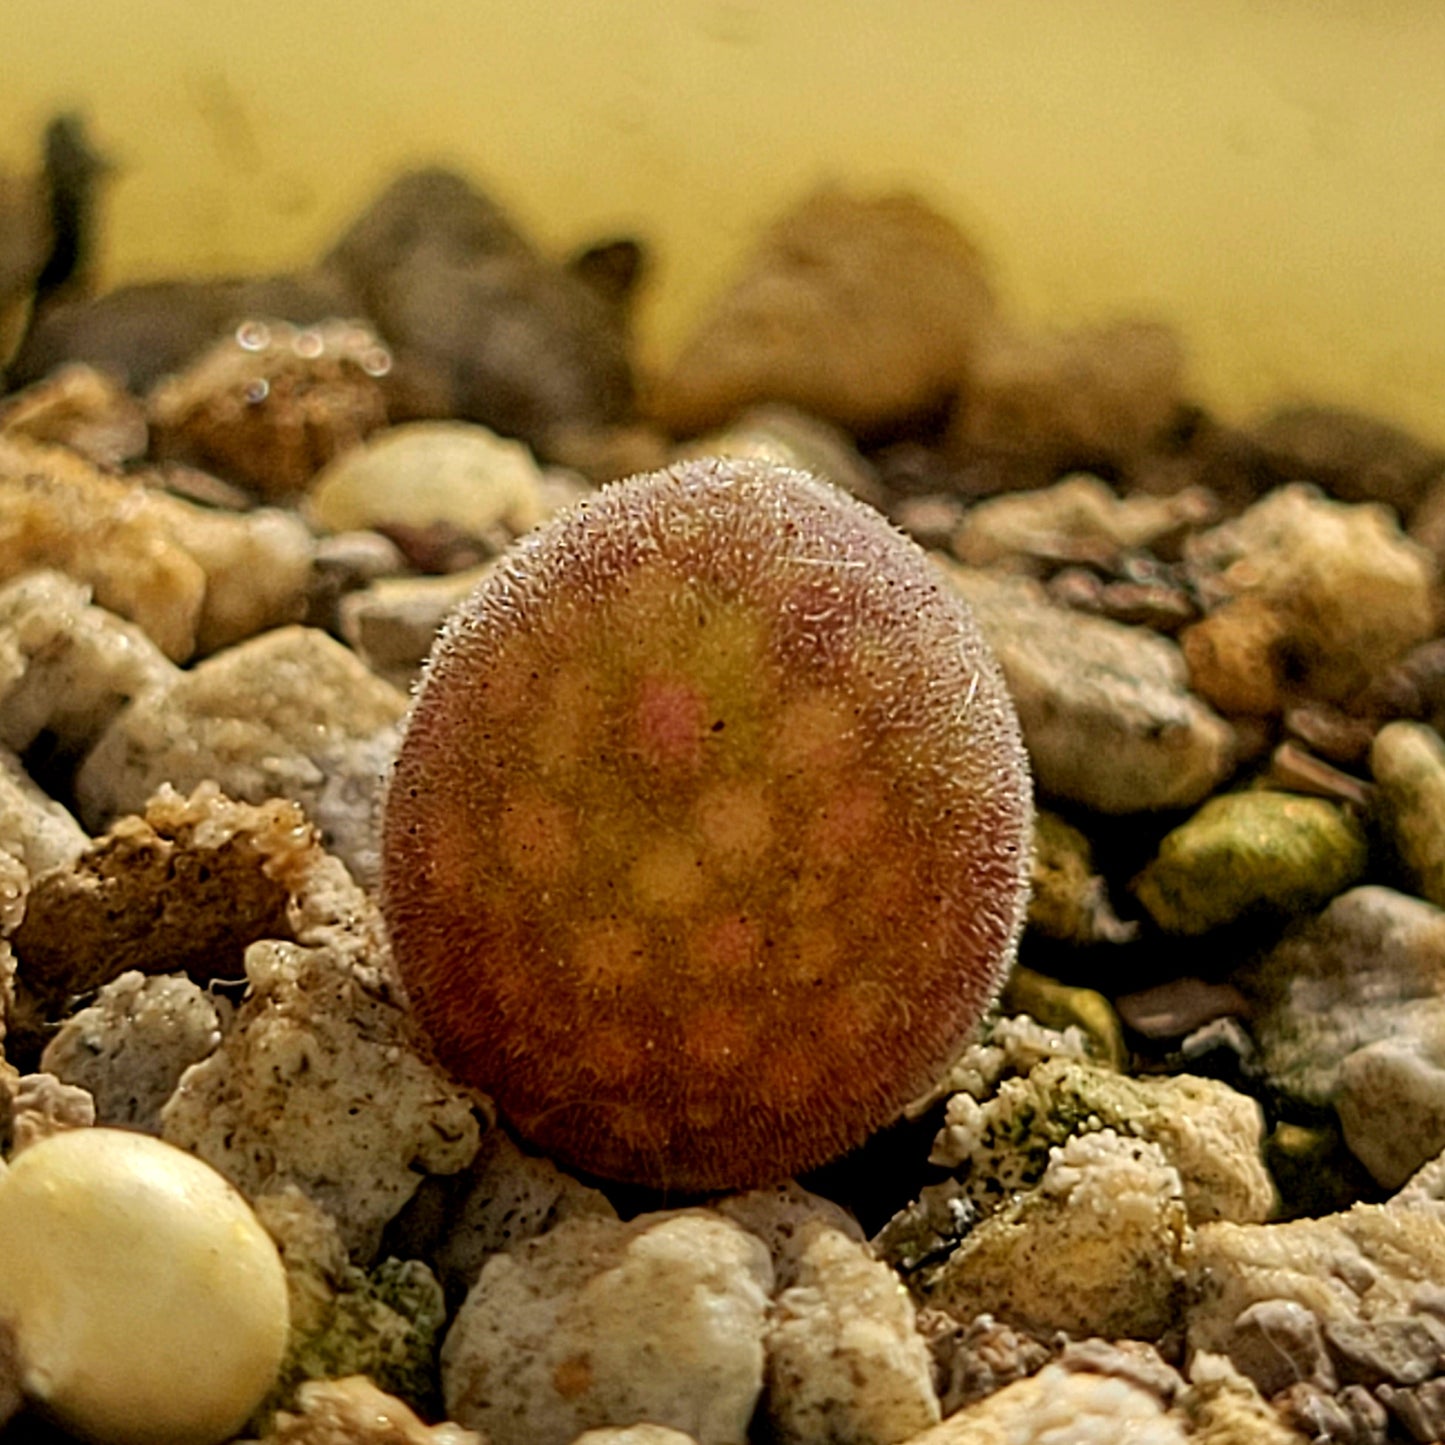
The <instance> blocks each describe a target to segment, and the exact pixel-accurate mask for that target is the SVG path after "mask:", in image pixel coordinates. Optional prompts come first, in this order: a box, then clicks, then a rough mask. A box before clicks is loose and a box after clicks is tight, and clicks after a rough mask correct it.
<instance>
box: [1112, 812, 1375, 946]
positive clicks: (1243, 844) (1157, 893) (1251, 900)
mask: <svg viewBox="0 0 1445 1445" xmlns="http://www.w3.org/2000/svg"><path fill="white" fill-rule="evenodd" d="M1366 857H1367V846H1366V842H1365V833H1364V829H1363V828H1362V827H1361V826H1360V825H1359V823H1358V822H1356V821H1355V819H1354V818H1353V817H1352V816H1351V815H1350V814H1348V813H1346V812H1345V811H1344V810H1343V809H1341V808H1339V807H1337V806H1336V805H1335V804H1334V803H1330V802H1327V801H1326V800H1325V799H1323V798H1307V797H1301V796H1298V795H1296V794H1293V793H1279V792H1270V791H1266V790H1259V791H1256V792H1248V793H1226V794H1224V795H1223V796H1221V797H1218V798H1211V799H1210V800H1209V802H1207V803H1206V804H1205V805H1204V806H1203V807H1202V808H1200V809H1199V811H1198V812H1197V813H1195V814H1194V816H1193V817H1192V818H1190V819H1189V820H1188V822H1186V823H1183V824H1181V825H1180V826H1179V827H1178V828H1176V829H1175V830H1174V831H1173V832H1172V833H1170V834H1169V835H1168V836H1167V837H1166V838H1165V839H1164V841H1163V842H1162V843H1161V844H1160V845H1159V852H1158V854H1157V856H1156V857H1155V858H1154V860H1153V862H1151V863H1150V864H1149V866H1148V867H1147V868H1145V869H1144V871H1143V872H1142V873H1141V874H1140V875H1139V876H1138V878H1136V879H1135V880H1134V885H1133V887H1134V893H1135V895H1136V896H1137V897H1138V899H1139V901H1140V902H1141V903H1142V904H1143V905H1144V907H1145V908H1147V909H1148V910H1149V913H1150V915H1151V917H1152V918H1153V919H1154V921H1155V922H1156V923H1157V924H1158V925H1159V927H1160V928H1162V929H1164V930H1165V931H1166V932H1168V933H1187V934H1198V933H1207V932H1208V931H1209V930H1210V929H1211V928H1218V927H1220V926H1222V925H1224V924H1227V923H1235V922H1237V921H1238V920H1240V919H1242V918H1246V917H1248V916H1250V915H1251V914H1255V913H1259V912H1275V913H1288V912H1299V913H1310V912H1313V911H1314V910H1315V909H1317V908H1321V907H1323V906H1324V905H1325V904H1326V903H1328V902H1329V900H1330V899H1331V898H1333V897H1334V896H1335V895H1336V894H1337V893H1341V892H1343V891H1344V890H1345V889H1346V888H1348V887H1349V886H1350V885H1351V884H1352V883H1354V882H1356V881H1357V880H1358V879H1359V877H1360V875H1361V874H1362V873H1363V872H1364V871H1365V863H1366Z"/></svg>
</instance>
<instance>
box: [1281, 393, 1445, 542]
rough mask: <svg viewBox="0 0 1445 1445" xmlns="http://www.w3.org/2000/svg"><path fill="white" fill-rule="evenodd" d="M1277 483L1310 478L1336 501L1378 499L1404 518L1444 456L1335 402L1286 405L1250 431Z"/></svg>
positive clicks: (1437, 472) (1440, 468)
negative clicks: (1327, 404)
mask: <svg viewBox="0 0 1445 1445" xmlns="http://www.w3.org/2000/svg"><path fill="white" fill-rule="evenodd" d="M1254 437H1255V440H1256V441H1257V442H1258V443H1259V445H1260V447H1261V448H1262V450H1263V452H1264V460H1265V462H1266V464H1267V465H1268V466H1269V468H1270V470H1271V471H1272V472H1273V473H1274V474H1275V476H1276V477H1278V478H1279V480H1280V481H1282V482H1314V483H1315V485H1316V486H1319V487H1322V488H1323V489H1324V490H1325V491H1326V492H1328V493H1329V494H1330V495H1331V496H1333V497H1338V498H1339V499H1340V500H1341V501H1342V502H1384V503H1386V504H1387V505H1389V506H1392V507H1394V508H1395V509H1396V510H1397V511H1399V512H1400V513H1401V514H1402V515H1405V516H1408V515H1409V513H1410V511H1411V509H1412V508H1413V507H1414V506H1415V504H1416V503H1417V502H1418V501H1419V500H1420V498H1421V496H1422V494H1423V493H1424V491H1425V489H1426V487H1428V486H1429V484H1430V482H1431V481H1432V480H1433V479H1434V478H1436V477H1438V476H1440V474H1441V473H1442V471H1445V456H1442V455H1441V454H1440V453H1439V452H1438V451H1436V450H1435V449H1434V448H1433V447H1429V446H1427V445H1425V444H1424V443H1423V442H1421V441H1419V440H1418V439H1417V438H1415V437H1413V436H1411V435H1410V434H1409V433H1408V432H1405V431H1402V430H1401V429H1400V428H1399V427H1396V426H1392V425H1391V424H1390V423H1389V422H1386V421H1382V420H1380V418H1378V417H1374V416H1369V415H1367V414H1366V413H1364V412H1358V411H1350V410H1349V409H1347V408H1345V407H1339V406H1309V405H1306V406H1287V407H1281V408H1280V409H1279V410H1278V411H1275V412H1272V413H1271V414H1270V415H1269V416H1268V417H1266V418H1265V419H1264V420H1263V421H1262V422H1261V423H1260V424H1259V425H1258V426H1257V427H1255V429H1254Z"/></svg>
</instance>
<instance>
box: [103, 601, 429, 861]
mask: <svg viewBox="0 0 1445 1445" xmlns="http://www.w3.org/2000/svg"><path fill="white" fill-rule="evenodd" d="M405 710H406V697H405V695H404V694H403V693H401V692H399V691H398V690H397V689H396V688H394V687H392V686H390V684H388V683H385V682H383V681H382V680H381V679H380V678H378V677H376V676H374V675H373V674H372V673H371V672H369V671H368V670H367V668H366V667H365V665H364V664H363V663H362V662H360V661H359V660H358V659H357V658H356V657H355V656H354V655H353V654H352V653H350V652H349V651H348V650H347V649H346V648H344V647H343V646H342V645H341V644H340V643H339V642H336V641H334V640H333V639H332V638H330V637H327V636H326V634H325V633H322V632H317V631H315V630H314V629H311V628H304V627H283V628H279V629H277V630H275V631H273V632H268V633H265V634H263V635H262V636H260V637H257V638H253V639H252V640H251V641H249V642H246V643H243V644H241V645H240V646H238V647H233V648H229V649H227V650H226V651H225V652H222V653H218V654H217V655H216V656H215V657H212V658H208V659H207V660H206V661H205V662H203V663H201V664H199V665H198V666H196V667H195V668H193V669H191V670H190V671H189V672H186V673H183V674H181V675H179V676H177V677H176V678H175V679H174V681H173V682H172V683H171V685H170V686H169V687H165V688H160V689H156V690H154V691H151V692H149V693H146V694H145V695H143V696H142V697H140V698H138V699H137V700H136V701H135V702H134V703H132V704H131V705H130V707H128V708H127V709H126V710H125V711H124V712H123V713H121V715H120V716H119V717H117V718H116V720H115V721H114V722H113V723H112V724H111V726H110V727H109V728H108V729H107V731H106V733H105V735H104V736H103V737H102V738H101V740H100V741H99V742H98V743H97V744H96V746H95V748H94V749H93V750H92V752H91V754H90V756H89V757H88V758H87V759H86V761H85V764H84V766H83V767H82V768H81V770H80V773H79V775H78V776H77V778H76V797H77V799H78V801H79V803H80V810H81V816H82V818H84V819H85V820H86V821H87V822H88V823H89V824H90V825H91V826H92V827H96V828H98V827H100V826H103V824H104V823H105V822H106V821H108V820H109V819H110V818H113V817H115V816H116V815H117V814H120V813H128V812H137V811H139V810H140V809H141V808H143V807H144V806H145V802H146V799H147V798H149V797H150V796H151V795H152V794H153V793H154V792H155V791H156V790H157V789H158V788H159V787H160V785H161V784H162V783H163V782H168V783H171V784H172V785H173V786H174V787H176V788H178V789H180V790H182V791H188V790H189V789H191V788H194V787H195V786H196V785H197V784H199V783H201V782H204V781H206V780H208V779H210V780H214V781H215V782H217V783H218V784H219V785H220V787H221V788H222V789H223V790H224V791H225V792H226V793H228V794H229V795H230V796H232V797H234V798H240V799H244V800H245V801H247V802H253V803H259V802H261V801H262V800H264V799H266V798H274V797H283V798H289V799H291V800H292V801H293V802H296V803H299V804H300V805H301V806H302V807H303V808H305V810H306V812H307V815H308V816H309V817H310V818H311V820H312V821H313V822H314V823H316V824H317V826H318V827H319V828H320V829H321V830H322V834H323V836H324V837H325V838H326V840H327V843H328V846H330V847H331V848H333V849H334V850H335V852H336V853H337V855H338V856H339V857H341V858H342V859H343V861H345V862H346V863H347V865H348V866H349V867H351V868H352V869H353V870H354V871H355V872H357V873H358V875H360V876H362V877H370V876H372V875H373V873H374V872H375V869H376V853H375V846H376V845H375V839H374V826H375V825H374V818H373V810H374V807H375V795H376V791H377V788H378V786H379V784H380V781H381V777H382V774H383V772H384V771H385V768H386V766H387V764H388V763H389V761H390V759H391V756H392V753H393V752H394V750H395V745H396V735H395V725H396V724H397V723H398V721H399V720H400V718H401V716H402V714H403V713H404V712H405Z"/></svg>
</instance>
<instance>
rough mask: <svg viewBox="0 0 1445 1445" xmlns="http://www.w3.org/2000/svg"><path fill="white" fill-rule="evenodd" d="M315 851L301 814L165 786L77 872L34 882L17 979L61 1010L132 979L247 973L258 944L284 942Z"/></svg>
mask: <svg viewBox="0 0 1445 1445" xmlns="http://www.w3.org/2000/svg"><path fill="white" fill-rule="evenodd" d="M308 846H309V847H312V848H314V847H315V840H314V835H313V834H312V832H311V830H310V829H309V828H308V827H307V825H306V822H305V819H304V818H303V817H302V816H301V813H300V810H299V809H297V808H296V807H295V806H294V805H292V804H287V803H284V802H281V801H279V800H278V801H274V802H272V803H270V804H268V805H263V806H261V807H257V808H252V807H249V806H248V805H245V804H240V805H237V804H234V803H232V801H231V800H230V799H228V798H224V797H222V796H221V794H220V793H219V792H218V790H217V789H216V787H215V785H214V784H207V785H203V786H202V787H200V788H198V789H197V790H196V792H195V793H194V794H193V795H192V796H191V797H190V798H182V797H181V796H180V795H179V794H177V793H176V792H174V791H173V790H172V789H170V788H168V787H164V786H163V787H162V789H161V791H160V792H159V793H158V794H157V795H156V797H155V798H153V799H152V800H151V803H150V805H149V806H148V808H147V810H146V813H145V815H144V816H142V817H127V818H122V819H121V820H120V821H119V822H118V823H117V824H116V825H115V827H114V828H113V829H112V830H111V831H110V832H109V833H107V834H106V835H105V836H104V837H102V838H98V839H97V840H96V841H95V842H94V843H93V844H91V845H90V846H89V847H88V848H87V850H86V852H85V853H84V854H82V855H81V857H79V858H78V859H77V860H76V861H75V863H74V864H73V865H72V866H71V867H70V868H65V869H57V870H53V871H52V872H50V873H47V874H46V875H45V876H43V877H41V878H39V879H37V880H36V882H35V884H34V885H33V886H32V888H31V891H30V897H29V900H28V901H27V905H26V909H25V917H24V919H23V920H22V922H21V924H20V926H19V928H18V929H17V930H16V931H15V936H14V943H15V949H16V953H17V954H18V956H19V959H20V980H21V982H22V983H23V984H24V986H25V988H26V989H27V990H28V991H29V992H30V993H31V994H33V995H34V996H36V997H37V998H39V999H41V1000H45V1001H51V1002H54V1001H57V1000H59V999H62V998H64V997H66V996H67V995H73V994H83V993H87V992H89V991H90V990H91V989H95V988H99V987H100V986H101V985H102V984H105V983H108V982H110V980H111V979H113V978H115V977H117V976H118V975H119V974H121V973H124V972H125V971H126V970H128V969H136V970H139V971H140V972H142V973H177V972H182V971H184V972H188V973H190V974H191V975H192V976H193V977H195V978H197V979H199V980H201V981H203V982H204V981H207V980H209V979H211V978H213V977H217V976H221V977H225V976H227V975H229V976H230V977H232V978H237V977H239V976H240V974H241V955H242V951H243V950H244V949H245V947H246V945H247V944H248V943H251V942H253V941H254V940H256V939H258V938H285V937H288V936H289V935H290V927H289V924H288V921H287V905H288V891H287V885H286V882H285V871H286V867H287V864H288V861H289V860H290V859H291V858H292V857H294V856H295V855H297V854H300V853H303V852H304V851H305V850H306V849H307V848H308Z"/></svg>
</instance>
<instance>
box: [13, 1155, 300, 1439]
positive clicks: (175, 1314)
mask: <svg viewBox="0 0 1445 1445" xmlns="http://www.w3.org/2000/svg"><path fill="white" fill-rule="evenodd" d="M0 1319H3V1320H4V1321H5V1322H6V1323H7V1324H8V1326H9V1328H10V1329H11V1330H12V1331H13V1333H14V1336H15V1344H16V1352H17V1355H18V1358H19V1362H20V1374H21V1387H22V1389H23V1390H24V1391H25V1393H26V1395H27V1396H28V1397H29V1398H30V1399H31V1400H33V1401H35V1402H36V1403H37V1404H38V1405H40V1406H41V1407H42V1408H43V1409H44V1410H45V1411H47V1412H48V1413H49V1414H51V1415H52V1416H53V1417H54V1418H55V1419H56V1420H57V1421H58V1422H59V1423H60V1424H61V1425H62V1426H64V1427H65V1428H66V1429H68V1430H71V1431H73V1432H75V1433H77V1434H80V1435H83V1436H85V1437H86V1438H88V1439H91V1440H94V1441H97V1442H101V1445H216V1442H218V1441H222V1440H225V1439H227V1438H229V1437H230V1436H232V1435H234V1434H235V1433H236V1432H237V1431H238V1430H239V1429H240V1428H241V1426H242V1425H243V1424H244V1423H245V1421H246V1419H247V1417H248V1416H249V1415H250V1414H251V1412H252V1411H253V1410H254V1409H255V1408H256V1406H257V1405H258V1404H259V1403H260V1401H261V1399H262V1397H263V1396H264V1395H265V1393H266V1391H267V1390H268V1389H269V1388H270V1385H271V1383H272V1381H273V1380H274V1378H275V1375H276V1370H277V1367H278V1366H279V1364H280V1362H281V1355H282V1351H283V1350H284V1348H285V1344H286V1332H287V1325H288V1305H287V1296H286V1276H285V1272H284V1270H283V1269H282V1266H281V1260H280V1256H279V1255H278V1254H277V1252H276V1246H275V1245H274V1244H273V1243H272V1242H271V1239H270V1236H269V1235H267V1233H266V1231H265V1230H264V1229H263V1228H262V1227H261V1225H260V1223H259V1221H258V1220H257V1219H256V1216H255V1215H254V1214H253V1213H252V1212H251V1207H250V1205H249V1204H247V1203H246V1201H245V1199H243V1198H242V1197H241V1195H240V1194H238V1193H237V1192H236V1191H235V1190H234V1189H233V1188H232V1187H231V1186H230V1185H229V1184H228V1183H227V1182H226V1181H225V1179H223V1178H222V1177H221V1175H219V1174H218V1173H216V1171H215V1170H214V1169H212V1168H211V1167H210V1166H209V1165H208V1164H204V1163H202V1162H201V1160H199V1159H197V1158H195V1157H194V1156H193V1155H190V1154H187V1153H185V1152H184V1150H181V1149H177V1148H175V1147H174V1146H173V1145H170V1144H165V1143H162V1142H161V1140H159V1139H154V1138H152V1137H151V1136H150V1135H148V1134H136V1133H131V1132H128V1131H126V1130H123V1129H98V1128H92V1129H73V1130H70V1131H68V1132H66V1133H61V1134H54V1135H52V1136H51V1137H50V1138H48V1139H45V1140H42V1141H41V1142H40V1143H38V1144H34V1145H32V1146H31V1147H30V1148H29V1149H27V1150H25V1151H24V1153H22V1154H19V1155H17V1156H16V1157H15V1159H14V1162H13V1163H12V1164H11V1166H10V1168H9V1169H8V1170H7V1171H6V1172H5V1173H4V1175H3V1176H0Z"/></svg>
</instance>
